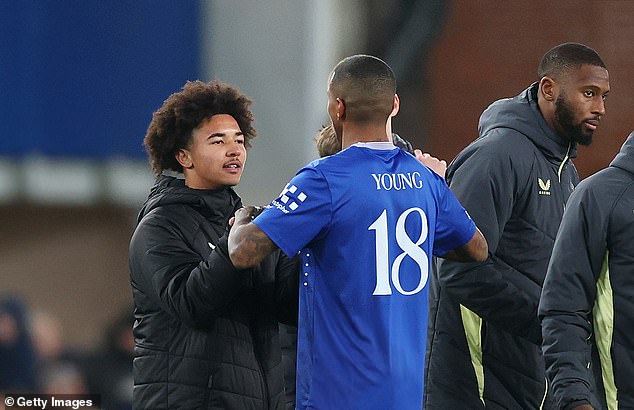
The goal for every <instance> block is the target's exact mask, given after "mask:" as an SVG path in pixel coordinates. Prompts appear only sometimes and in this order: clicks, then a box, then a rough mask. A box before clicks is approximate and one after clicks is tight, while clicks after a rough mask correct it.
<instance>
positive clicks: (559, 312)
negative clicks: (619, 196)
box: [539, 180, 612, 408]
mask: <svg viewBox="0 0 634 410" xmlns="http://www.w3.org/2000/svg"><path fill="white" fill-rule="evenodd" d="M595 188H598V189H600V187H599V186H597V185H593V183H592V182H591V180H586V181H584V182H582V183H581V184H580V185H579V186H578V187H577V188H576V190H575V191H574V192H573V194H572V196H571V197H570V200H569V201H568V205H567V207H566V211H565V213H564V218H563V221H562V223H561V226H560V228H559V232H558V234H557V239H556V241H555V247H554V250H553V254H552V257H551V260H550V264H549V267H548V273H547V274H546V279H545V281H544V286H543V291H542V296H541V300H540V305H539V316H540V318H541V320H542V332H543V339H544V341H543V352H544V359H545V364H546V375H547V377H548V379H549V381H550V383H551V386H552V389H553V393H554V397H555V399H556V400H557V402H558V404H559V406H560V408H564V407H566V406H568V405H570V404H571V403H573V402H578V401H586V402H588V403H591V402H593V401H592V399H593V396H592V393H591V390H592V385H593V381H592V380H593V378H592V377H593V376H592V370H591V369H590V362H591V348H592V346H591V340H592V337H591V336H592V331H593V328H592V322H593V319H592V311H593V306H594V303H595V298H596V295H597V280H598V279H599V275H600V273H601V271H602V266H603V264H604V260H605V256H606V247H607V239H606V238H607V229H608V220H609V209H611V208H612V206H611V204H610V203H609V201H606V200H607V199H608V197H609V194H608V193H603V194H601V193H600V192H597V191H596V190H595Z"/></svg>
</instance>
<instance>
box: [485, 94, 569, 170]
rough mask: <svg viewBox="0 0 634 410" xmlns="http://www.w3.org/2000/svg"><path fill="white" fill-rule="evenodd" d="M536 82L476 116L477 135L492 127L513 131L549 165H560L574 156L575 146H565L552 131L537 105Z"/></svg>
mask: <svg viewBox="0 0 634 410" xmlns="http://www.w3.org/2000/svg"><path fill="white" fill-rule="evenodd" d="M538 85H539V84H538V83H533V84H531V86H530V87H528V88H527V89H526V90H524V91H523V92H522V93H521V94H519V95H517V96H515V97H513V98H504V99H501V100H498V101H496V102H494V103H493V104H491V105H490V106H489V107H488V108H487V109H486V110H484V112H483V113H482V115H481V116H480V122H479V124H478V132H479V135H481V136H484V135H486V134H487V133H488V132H489V131H491V130H493V129H495V128H509V129H513V130H515V131H517V132H519V133H521V134H523V135H525V136H526V137H527V138H528V139H530V140H531V141H532V142H533V144H535V145H536V146H537V147H538V148H539V149H540V151H542V152H543V153H544V155H545V156H546V158H548V160H549V161H550V162H553V163H555V164H557V163H561V162H562V161H563V160H564V158H566V156H568V158H574V157H575V156H576V155H577V143H575V142H573V143H572V144H569V142H568V141H566V140H565V139H563V138H562V137H560V136H559V135H558V134H557V133H556V132H555V130H553V129H552V128H551V127H550V126H549V125H548V123H546V120H545V119H544V117H543V116H542V113H541V111H540V110H539V106H538V105H537V90H538Z"/></svg>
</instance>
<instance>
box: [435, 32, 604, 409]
mask: <svg viewBox="0 0 634 410" xmlns="http://www.w3.org/2000/svg"><path fill="white" fill-rule="evenodd" d="M558 47H559V48H560V49H561V48H562V47H563V48H564V49H565V50H563V51H569V50H568V49H569V48H572V49H573V51H575V52H576V51H578V50H579V49H580V50H581V51H580V53H581V54H583V55H584V56H585V57H587V54H588V53H589V54H591V55H596V53H595V52H594V50H591V49H589V48H587V47H585V46H582V45H572V46H570V45H569V44H564V45H561V46H558ZM555 49H557V48H555ZM555 49H553V50H555ZM553 50H551V51H549V53H550V54H552V52H553ZM587 50H591V52H589V51H588V52H587ZM557 51H558V52H559V51H561V50H557ZM549 53H547V54H546V56H544V60H543V61H550V60H548V59H547V58H546V57H547V56H548V55H549ZM560 54H564V57H557V58H560V59H564V60H565V57H570V56H567V55H566V54H565V53H560ZM572 54H574V52H573V53H572ZM596 57H597V59H598V60H592V59H589V60H588V59H581V62H579V61H577V60H575V59H574V58H572V62H570V64H568V65H567V67H568V69H563V71H562V70H560V71H556V72H553V71H552V70H550V71H548V65H546V66H545V69H544V70H542V68H543V67H544V64H545V63H544V62H542V65H540V77H541V78H542V79H541V80H540V82H538V83H535V84H533V85H531V86H530V87H529V88H528V89H526V90H525V91H524V92H522V93H521V94H520V95H518V96H516V97H514V98H509V99H503V100H499V101H497V102H495V103H493V104H492V105H491V106H490V107H489V108H487V109H486V110H485V111H484V113H483V114H482V116H481V118H480V124H479V134H480V137H479V138H478V139H476V140H475V141H474V142H473V143H471V144H470V145H469V146H468V147H466V148H465V149H464V150H463V151H462V152H461V153H460V154H459V155H458V156H457V157H456V158H455V159H454V161H453V162H452V163H451V164H450V166H449V168H448V171H447V181H448V182H449V184H450V187H451V190H452V191H453V192H454V193H455V195H456V197H457V198H458V199H459V200H460V202H461V204H462V205H463V206H464V207H465V209H466V210H467V211H468V212H469V214H470V215H471V217H472V218H473V220H474V221H475V222H476V224H477V225H478V226H479V227H481V230H482V233H483V234H484V235H485V237H486V239H487V242H488V243H489V258H488V260H487V261H486V262H484V263H475V264H463V265H461V264H457V263H453V262H450V261H445V260H439V266H438V269H437V273H436V274H435V275H433V276H432V279H431V288H430V316H429V317H430V329H429V337H428V346H427V375H426V377H425V382H426V389H425V398H426V402H425V408H427V409H440V410H445V409H478V408H484V407H486V408H492V409H538V408H540V407H542V406H544V400H545V397H546V392H547V386H546V381H545V375H544V366H543V359H542V356H541V328H540V323H539V320H538V317H537V306H538V302H539V297H540V294H541V287H542V283H543V280H544V276H545V275H546V269H547V267H548V261H549V259H550V255H551V252H552V247H553V244H554V240H555V235H556V233H557V229H558V227H559V223H560V221H561V218H562V215H563V212H564V206H565V204H566V201H567V200H568V197H569V196H570V194H571V192H572V190H573V188H574V186H575V185H576V184H577V183H578V180H579V178H578V175H577V171H576V169H575V167H574V165H573V164H572V162H571V161H570V158H573V157H575V155H576V147H577V142H578V141H583V142H584V143H585V142H588V141H587V139H588V138H587V137H588V136H589V138H591V136H592V131H594V128H596V124H598V120H599V118H600V117H601V116H602V115H603V114H604V106H603V95H604V94H605V93H606V92H607V89H609V83H608V81H607V70H605V68H604V66H603V64H602V62H600V58H598V55H596ZM569 59H571V58H569ZM586 61H589V62H586ZM570 67H574V68H570ZM542 71H545V72H542ZM565 78H567V79H569V82H568V83H567V85H565V86H564V85H562V83H563V81H561V79H565ZM558 82H559V83H558ZM554 83H558V88H556V91H553V90H554V87H553V84H554ZM581 85H583V86H584V87H588V86H589V87H591V88H592V90H593V93H592V94H593V95H590V94H591V93H588V94H587V96H586V97H583V91H582V90H584V88H580V87H581ZM556 94H559V95H556ZM594 94H597V95H594ZM560 97H561V98H560ZM584 99H585V100H584ZM561 112H566V114H570V115H568V116H567V117H566V116H564V115H557V114H558V113H559V114H560V113H561ZM589 119H592V120H589ZM595 120H596V121H595ZM588 121H592V124H589V123H587V122H588ZM577 132H580V135H577V134H576V133H577ZM584 137H586V139H583V138H584ZM588 143H589V142H588ZM548 407H549V406H548V403H546V406H545V408H548Z"/></svg>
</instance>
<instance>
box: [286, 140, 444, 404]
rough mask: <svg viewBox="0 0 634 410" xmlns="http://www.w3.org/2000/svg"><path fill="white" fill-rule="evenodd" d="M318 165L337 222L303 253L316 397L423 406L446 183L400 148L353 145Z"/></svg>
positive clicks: (335, 401) (323, 401) (337, 401)
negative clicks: (433, 269) (430, 296)
mask: <svg viewBox="0 0 634 410" xmlns="http://www.w3.org/2000/svg"><path fill="white" fill-rule="evenodd" d="M315 169H316V170H317V171H318V172H320V173H322V174H323V176H324V178H325V180H326V181H327V185H328V189H329V191H330V195H331V206H332V210H331V218H332V220H331V222H330V223H329V225H328V227H327V229H325V230H324V231H322V233H321V234H320V235H319V236H318V237H317V238H316V239H315V240H314V241H312V242H311V243H310V244H309V245H308V247H307V249H306V250H305V252H302V254H303V256H304V257H305V255H306V254H309V253H311V252H312V254H313V257H312V258H311V259H310V263H309V264H308V265H309V266H305V267H306V268H309V269H310V270H311V273H313V275H311V274H310V273H309V275H308V277H309V279H307V281H306V282H304V283H307V285H305V287H306V288H308V289H306V291H307V292H306V293H305V295H304V296H305V297H304V298H303V300H302V302H303V303H304V304H305V305H304V307H308V308H309V310H310V314H308V315H305V316H304V318H305V319H308V320H311V321H312V323H311V325H310V326H309V327H311V328H314V329H315V330H314V332H315V337H314V338H306V339H308V340H306V341H307V342H308V344H309V345H307V346H302V347H300V349H307V350H309V351H310V352H312V360H311V362H312V374H313V376H312V380H311V383H310V391H311V393H310V396H312V397H314V398H317V397H319V398H320V399H319V401H320V403H321V404H323V405H326V404H327V405H326V407H325V408H328V407H329V406H330V408H350V409H351V408H363V409H372V408H376V409H387V408H394V409H407V408H416V409H420V408H421V406H422V395H423V391H422V388H423V375H424V371H423V366H424V355H425V337H426V328H427V293H428V292H427V286H426V285H427V281H428V276H429V269H430V258H431V255H432V252H433V243H434V233H435V226H436V215H437V211H438V206H437V201H438V192H439V187H440V186H441V184H444V181H443V180H442V179H441V178H440V177H438V176H436V175H434V174H433V173H432V172H431V171H430V170H429V169H427V168H426V167H424V166H422V165H421V164H420V163H419V162H418V161H417V160H416V159H415V158H414V157H413V156H411V155H410V154H407V153H405V152H404V151H401V150H399V149H393V150H377V149H372V148H367V147H358V146H352V147H350V148H348V149H346V150H344V151H342V152H340V153H339V154H337V155H334V156H332V157H330V158H327V159H324V160H322V161H320V162H319V163H317V164H316V165H315ZM304 265H306V264H304ZM310 290H312V292H311V293H309V291H310ZM304 313H307V312H304ZM300 343H301V342H300ZM298 372H299V371H298ZM300 377H301V376H300ZM309 403H310V401H309ZM312 403H313V404H314V405H316V408H320V406H319V405H318V403H316V402H312Z"/></svg>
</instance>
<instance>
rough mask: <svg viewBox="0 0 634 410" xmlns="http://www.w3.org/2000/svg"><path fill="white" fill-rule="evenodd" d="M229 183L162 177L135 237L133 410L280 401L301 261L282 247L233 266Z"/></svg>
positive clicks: (265, 405)
mask: <svg viewBox="0 0 634 410" xmlns="http://www.w3.org/2000/svg"><path fill="white" fill-rule="evenodd" d="M240 206H241V201H240V198H239V197H238V196H237V194H236V193H235V192H234V191H233V190H232V189H231V188H223V189H219V190H214V191H206V190H192V189H189V188H187V187H185V186H184V183H183V180H181V179H176V178H172V177H167V176H161V177H159V179H158V180H157V183H156V185H155V186H154V187H153V189H152V192H151V194H150V197H149V198H148V200H147V202H146V204H145V206H144V207H143V209H142V211H141V213H140V215H139V224H138V226H137V228H136V230H135V232H134V235H133V237H132V241H131V243H130V255H129V258H130V271H131V283H132V289H133V295H134V305H135V319H136V321H135V325H134V337H135V343H136V348H135V358H134V366H133V372H134V407H135V408H136V409H153V410H157V409H240V410H243V409H280V410H281V409H283V408H284V379H283V369H282V364H281V350H280V345H279V335H278V326H277V321H278V319H279V320H281V321H288V322H291V323H292V322H293V321H294V319H295V318H296V314H297V286H298V280H299V278H298V267H297V264H296V261H294V260H289V259H288V258H286V257H285V256H283V255H282V254H281V252H279V251H278V252H275V253H274V254H273V255H271V256H269V257H268V258H267V259H265V261H264V262H263V263H262V264H261V265H260V266H259V267H258V268H256V269H250V270H236V269H235V268H233V266H232V265H231V262H230V261H229V258H228V256H227V248H226V246H227V245H226V227H227V222H228V220H229V218H230V217H231V216H233V214H234V212H235V210H236V209H238V208H239V207H240Z"/></svg>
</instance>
